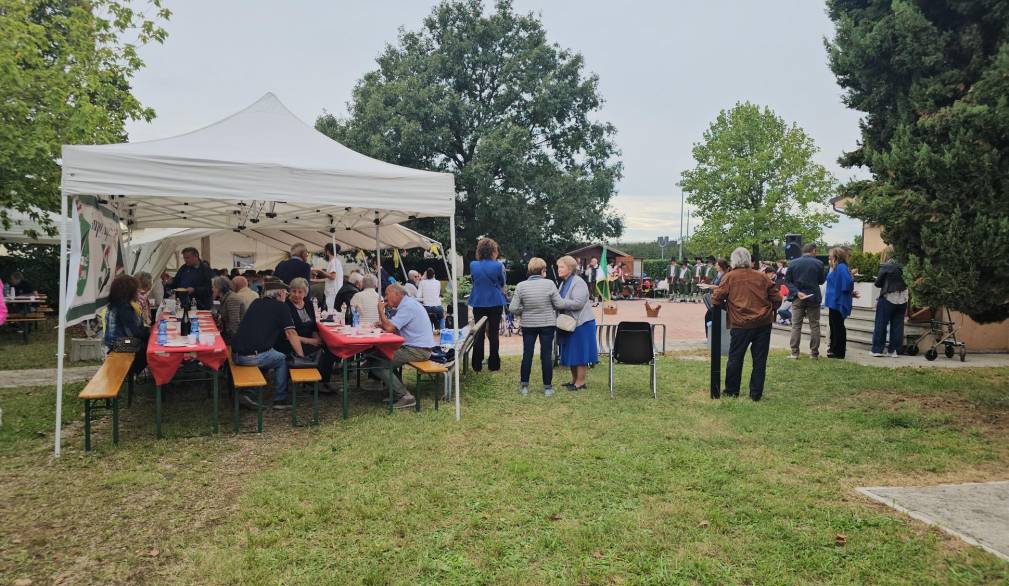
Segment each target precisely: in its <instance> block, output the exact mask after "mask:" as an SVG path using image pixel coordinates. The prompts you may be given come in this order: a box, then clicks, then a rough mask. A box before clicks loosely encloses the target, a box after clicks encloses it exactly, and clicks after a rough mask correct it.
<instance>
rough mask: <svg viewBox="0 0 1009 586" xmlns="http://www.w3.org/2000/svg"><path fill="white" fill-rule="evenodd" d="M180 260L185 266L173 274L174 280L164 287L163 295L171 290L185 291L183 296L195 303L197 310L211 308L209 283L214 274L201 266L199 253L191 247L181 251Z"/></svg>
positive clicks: (208, 268)
mask: <svg viewBox="0 0 1009 586" xmlns="http://www.w3.org/2000/svg"><path fill="white" fill-rule="evenodd" d="M182 259H183V260H184V261H185V264H184V265H182V266H181V267H179V270H178V271H176V272H175V278H174V279H172V280H171V281H170V282H169V283H168V284H167V285H165V289H166V291H165V293H168V292H169V291H171V290H172V289H185V290H186V293H185V294H186V295H189V296H190V297H191V298H192V299H193V301H195V302H196V308H197V309H204V310H206V309H210V308H211V307H212V306H213V301H212V299H211V294H212V291H211V288H210V282H211V281H212V280H213V278H214V272H213V271H212V270H210V267H208V266H207V265H205V264H203V261H202V260H200V253H199V252H197V250H196V249H195V248H193V247H191V246H190V247H187V248H183V249H182Z"/></svg>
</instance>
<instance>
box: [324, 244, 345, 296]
mask: <svg viewBox="0 0 1009 586" xmlns="http://www.w3.org/2000/svg"><path fill="white" fill-rule="evenodd" d="M323 253H324V254H325V255H326V272H325V273H324V275H325V277H326V287H325V289H324V291H325V294H326V309H329V310H336V295H337V293H339V292H340V288H341V287H343V263H342V262H340V245H339V244H334V243H332V242H330V243H329V244H327V245H326V248H325V250H324V251H323Z"/></svg>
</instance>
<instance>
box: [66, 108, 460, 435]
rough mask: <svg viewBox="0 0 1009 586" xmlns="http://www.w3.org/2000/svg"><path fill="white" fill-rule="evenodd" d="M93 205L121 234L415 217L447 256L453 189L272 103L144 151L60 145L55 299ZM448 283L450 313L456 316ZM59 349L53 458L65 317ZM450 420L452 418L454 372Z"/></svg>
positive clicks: (140, 147) (358, 226) (326, 225)
mask: <svg viewBox="0 0 1009 586" xmlns="http://www.w3.org/2000/svg"><path fill="white" fill-rule="evenodd" d="M82 195H91V196H97V197H98V198H99V201H100V203H101V204H103V205H104V206H106V207H108V208H109V209H111V210H113V211H114V213H115V214H117V215H118V217H119V218H120V221H121V222H122V223H123V224H125V225H126V226H127V228H128V229H130V230H140V229H144V228H205V229H206V228H210V229H217V230H221V229H227V230H239V231H243V230H248V229H255V230H257V231H258V230H261V229H262V230H268V229H284V230H287V229H292V230H294V229H296V230H309V231H319V230H322V231H324V232H327V233H329V234H330V235H331V239H332V240H336V236H337V234H338V233H340V231H341V230H358V231H365V230H369V229H370V230H373V231H374V232H375V234H376V237H379V235H380V230H381V227H382V226H389V225H394V224H398V223H400V222H403V221H406V220H409V219H413V218H420V217H448V218H449V223H450V233H451V243H450V245H451V248H452V250H455V184H454V178H453V176H452V175H451V174H449V173H434V172H430V171H420V170H416V169H409V168H406V167H400V166H397V165H393V164H390V163H385V162H383V161H379V160H376V159H372V158H369V157H366V156H364V155H362V154H360V153H357V152H354V151H352V150H350V149H348V148H347V147H345V146H343V145H341V144H339V143H337V142H336V141H333V140H331V139H330V138H328V137H326V136H325V135H323V134H321V133H319V132H318V131H316V130H315V129H314V128H312V127H311V126H310V125H308V124H305V123H304V122H302V121H301V120H300V119H298V118H297V117H296V116H295V115H294V114H293V113H291V112H290V110H288V109H287V108H286V107H285V106H284V105H283V104H282V103H281V102H280V101H279V100H278V99H277V97H276V96H274V95H273V94H272V93H268V94H266V95H265V96H263V97H262V98H260V99H259V100H258V101H257V102H256V103H254V104H252V105H251V106H249V107H248V108H246V109H244V110H242V111H240V112H238V113H237V114H234V115H232V116H229V117H227V118H225V119H223V120H221V121H219V122H216V123H214V124H211V125H210V126H207V127H205V128H202V129H200V130H195V131H193V132H189V133H187V134H182V135H179V136H175V137H171V138H165V139H160V140H152V141H147V142H138V143H126V144H112V145H97V146H64V147H63V175H62V197H61V222H60V224H61V233H60V243H61V248H60V250H61V255H60V290H61V291H67V286H66V285H67V283H66V280H67V260H68V255H67V235H68V234H69V230H68V220H67V208H68V197H72V196H82ZM452 279H453V287H452V291H453V306H458V299H457V293H456V292H457V291H458V286H457V284H456V283H455V281H456V279H457V275H455V274H453V275H452ZM59 326H60V336H59V342H58V349H57V373H56V384H57V400H56V438H55V452H56V455H59V453H60V438H61V425H60V422H61V417H62V399H63V355H64V350H65V342H66V340H65V333H66V309H65V308H61V311H60V324H59ZM455 371H456V374H455V380H454V387H455V398H456V401H455V403H456V418H457V419H458V418H459V417H460V409H461V406H460V400H459V372H458V369H455Z"/></svg>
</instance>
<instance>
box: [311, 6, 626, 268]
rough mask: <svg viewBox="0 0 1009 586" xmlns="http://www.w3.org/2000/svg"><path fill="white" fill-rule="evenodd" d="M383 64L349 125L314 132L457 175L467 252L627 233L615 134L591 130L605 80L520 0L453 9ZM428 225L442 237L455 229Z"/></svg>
mask: <svg viewBox="0 0 1009 586" xmlns="http://www.w3.org/2000/svg"><path fill="white" fill-rule="evenodd" d="M377 63H378V69H377V70H375V71H372V72H369V73H367V74H365V76H364V77H363V78H362V79H361V80H360V81H359V82H358V84H357V85H356V87H355V88H354V91H353V96H352V100H351V102H350V103H349V104H348V111H349V112H350V117H349V118H348V119H338V118H336V117H334V116H332V115H331V114H324V115H323V116H321V117H319V119H318V120H317V121H316V128H318V129H319V130H320V131H322V132H324V133H326V134H328V135H329V136H331V137H332V138H334V139H336V140H338V141H340V142H342V143H344V144H346V145H347V146H349V147H350V148H353V149H355V150H357V151H360V152H362V153H365V154H367V155H370V156H373V157H375V158H378V159H382V160H385V161H389V162H392V163H396V164H399V165H406V166H408V167H415V168H423V169H429V170H436V171H445V172H452V173H454V174H455V179H456V192H457V206H456V221H457V223H458V224H457V227H458V230H459V233H460V235H461V238H460V240H459V243H458V246H459V248H460V251H461V252H464V253H471V252H472V251H473V249H474V248H475V245H476V239H477V238H478V237H480V236H483V235H487V236H492V237H495V238H496V239H498V240H499V241H500V243H501V245H502V247H503V248H504V249H505V252H506V253H508V254H511V255H516V256H525V255H528V254H531V253H537V254H555V253H557V252H559V251H561V250H563V249H564V248H565V247H566V246H569V245H571V244H572V243H575V242H579V241H585V240H594V239H602V238H609V237H616V236H619V235H620V233H621V231H622V229H623V225H622V220H621V219H620V218H619V217H618V216H616V215H614V214H613V213H612V212H611V211H610V210H609V203H610V199H611V198H612V196H613V195H614V184H615V182H616V181H617V180H618V179H619V177H620V172H621V165H620V163H619V162H618V161H616V160H615V159H616V158H617V157H618V155H619V152H618V151H617V148H616V146H615V145H614V143H613V140H612V138H613V135H614V129H613V126H612V125H610V124H607V123H601V122H596V121H594V117H595V115H596V113H597V112H598V111H599V109H600V107H601V106H602V103H603V101H602V99H601V98H600V96H599V91H598V85H599V80H598V78H597V77H596V76H595V75H585V74H584V73H583V71H582V69H583V61H582V57H581V55H579V54H577V53H572V52H571V51H568V50H564V49H561V48H560V47H558V46H557V45H556V44H550V43H548V42H547V37H546V33H545V31H544V30H543V26H542V23H541V22H540V21H539V20H538V19H537V18H536V17H535V16H534V15H532V14H526V15H520V14H516V13H515V12H513V10H512V4H511V2H510V0H501V1H498V2H497V3H496V4H495V5H494V9H493V10H491V11H490V12H489V13H485V10H484V6H483V3H482V2H480V1H479V0H465V1H452V2H442V3H441V4H439V5H438V6H436V7H435V8H434V10H433V11H432V12H431V14H430V15H429V16H428V17H427V18H426V19H424V23H423V26H422V28H421V29H420V30H419V31H416V32H406V31H400V34H399V42H398V44H397V45H396V46H393V45H389V46H387V47H386V49H385V51H384V52H383V53H382V54H381V55H380V56H379V57H378V59H377ZM422 228H424V229H427V230H431V229H433V228H434V229H436V232H437V233H436V236H440V237H441V238H444V236H445V226H444V222H442V223H440V225H438V226H437V227H435V225H434V223H432V222H428V223H427V225H425V226H422ZM443 241H445V242H447V240H443Z"/></svg>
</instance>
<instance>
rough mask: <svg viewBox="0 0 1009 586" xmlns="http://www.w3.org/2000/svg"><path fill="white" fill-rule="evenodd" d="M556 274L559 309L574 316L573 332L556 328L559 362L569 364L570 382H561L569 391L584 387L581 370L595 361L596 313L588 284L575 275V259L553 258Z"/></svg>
mask: <svg viewBox="0 0 1009 586" xmlns="http://www.w3.org/2000/svg"><path fill="white" fill-rule="evenodd" d="M557 275H558V276H559V277H560V278H561V289H560V296H561V306H560V307H558V308H557V309H559V310H560V312H561V313H565V314H567V315H570V316H572V317H573V318H575V322H576V327H575V331H573V332H570V333H568V332H558V334H559V338H558V344H559V345H560V350H561V365H562V366H568V367H570V368H571V382H570V383H567V384H565V385H564V388H566V389H568V390H570V391H580V390H582V389H584V388H585V371H586V370H587V368H588V366H589V365H590V364H595V363H597V362H599V348H598V347H597V346H596V316H595V314H594V313H592V304H591V303H589V287H588V285H586V284H585V280H584V279H582V278H581V277H579V276H578V261H576V260H575V259H574V258H572V257H570V256H562V257H561V258H559V259H557Z"/></svg>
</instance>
